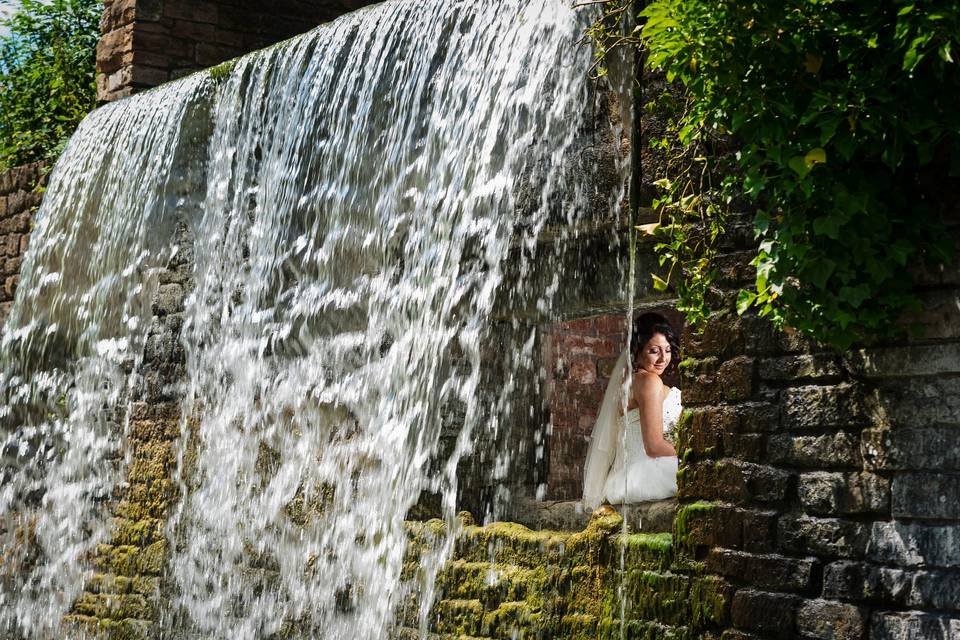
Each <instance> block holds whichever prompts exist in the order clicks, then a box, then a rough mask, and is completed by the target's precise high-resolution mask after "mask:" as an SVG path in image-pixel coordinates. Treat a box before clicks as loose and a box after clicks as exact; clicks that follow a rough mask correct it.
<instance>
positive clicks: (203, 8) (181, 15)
mask: <svg viewBox="0 0 960 640" xmlns="http://www.w3.org/2000/svg"><path fill="white" fill-rule="evenodd" d="M163 17H165V18H173V19H174V20H188V21H190V22H206V23H209V24H217V22H218V18H219V11H218V6H217V3H216V2H212V1H210V0H199V1H198V0H165V2H164V4H163Z"/></svg>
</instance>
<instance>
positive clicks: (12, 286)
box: [3, 276, 20, 300]
mask: <svg viewBox="0 0 960 640" xmlns="http://www.w3.org/2000/svg"><path fill="white" fill-rule="evenodd" d="M19 285H20V276H7V278H6V280H4V283H3V292H4V293H5V294H6V295H7V299H9V300H12V299H13V297H14V295H16V292H17V287H18V286H19Z"/></svg>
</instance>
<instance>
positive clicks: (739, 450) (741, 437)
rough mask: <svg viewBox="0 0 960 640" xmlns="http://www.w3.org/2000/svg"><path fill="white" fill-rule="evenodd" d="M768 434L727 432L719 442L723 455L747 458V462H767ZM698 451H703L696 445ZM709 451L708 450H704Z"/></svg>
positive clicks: (741, 458)
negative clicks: (766, 444)
mask: <svg viewBox="0 0 960 640" xmlns="http://www.w3.org/2000/svg"><path fill="white" fill-rule="evenodd" d="M765 439H766V436H765V435H763V434H761V433H725V434H723V439H722V441H721V442H720V443H719V444H720V447H719V450H720V452H721V453H722V454H723V455H726V456H730V457H734V458H738V459H740V460H746V461H747V462H765V461H766V459H765V457H764V449H765V447H764V443H765ZM694 451H695V452H696V453H698V454H699V453H701V452H700V451H698V450H697V449H696V447H694ZM704 453H708V451H704Z"/></svg>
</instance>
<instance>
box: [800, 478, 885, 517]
mask: <svg viewBox="0 0 960 640" xmlns="http://www.w3.org/2000/svg"><path fill="white" fill-rule="evenodd" d="M797 491H798V493H799V496H800V503H801V504H802V505H803V507H804V509H805V510H806V511H807V513H811V514H825V515H849V514H856V513H885V512H888V511H889V509H890V481H889V480H887V479H886V478H883V477H881V476H878V475H876V474H874V473H869V472H860V473H842V472H830V471H815V472H812V473H804V474H801V475H800V478H799V482H798V484H797Z"/></svg>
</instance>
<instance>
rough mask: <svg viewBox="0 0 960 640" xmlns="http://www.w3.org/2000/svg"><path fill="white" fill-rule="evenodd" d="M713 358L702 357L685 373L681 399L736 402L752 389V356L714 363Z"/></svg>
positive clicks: (700, 401) (699, 401)
mask: <svg viewBox="0 0 960 640" xmlns="http://www.w3.org/2000/svg"><path fill="white" fill-rule="evenodd" d="M718 362H719V361H717V360H716V359H713V358H710V359H705V360H701V361H700V362H699V363H698V364H697V366H695V367H694V368H693V370H692V371H691V370H688V372H687V373H686V374H685V375H684V378H685V385H684V388H683V394H684V401H685V402H689V403H691V404H700V403H717V402H724V401H727V402H736V401H740V400H746V399H748V398H749V397H750V396H751V394H752V393H753V373H754V360H753V358H750V357H747V356H738V357H736V358H732V359H730V360H727V361H725V362H723V363H720V364H719V366H717V363H718Z"/></svg>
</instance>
